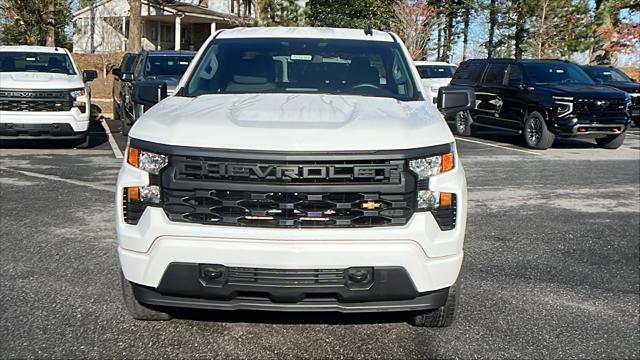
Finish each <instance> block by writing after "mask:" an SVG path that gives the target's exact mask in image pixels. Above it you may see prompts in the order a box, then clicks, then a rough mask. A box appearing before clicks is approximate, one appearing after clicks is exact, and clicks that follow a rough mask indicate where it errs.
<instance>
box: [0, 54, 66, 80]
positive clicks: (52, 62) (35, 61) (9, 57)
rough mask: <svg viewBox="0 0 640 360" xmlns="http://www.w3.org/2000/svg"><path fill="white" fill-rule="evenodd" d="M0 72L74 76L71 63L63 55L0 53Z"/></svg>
mask: <svg viewBox="0 0 640 360" xmlns="http://www.w3.org/2000/svg"><path fill="white" fill-rule="evenodd" d="M0 71H1V72H40V73H55V74H67V75H75V74H76V71H75V69H74V68H73V63H72V62H71V59H70V58H69V56H68V55H67V54H65V53H61V54H58V53H37V52H4V51H3V52H0Z"/></svg>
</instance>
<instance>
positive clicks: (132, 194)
mask: <svg viewBox="0 0 640 360" xmlns="http://www.w3.org/2000/svg"><path fill="white" fill-rule="evenodd" d="M127 198H128V199H129V201H140V188H139V187H137V186H136V187H130V188H127Z"/></svg>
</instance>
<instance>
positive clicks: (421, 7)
mask: <svg viewBox="0 0 640 360" xmlns="http://www.w3.org/2000/svg"><path fill="white" fill-rule="evenodd" d="M393 10H394V15H395V20H394V26H393V30H394V31H395V32H397V33H398V35H399V36H400V37H401V38H402V40H403V41H404V43H405V45H406V46H407V50H409V54H411V57H412V58H413V59H414V60H419V59H422V57H423V56H424V55H425V53H426V50H427V44H428V43H429V38H430V37H431V31H432V30H433V27H434V25H435V23H436V21H437V18H436V16H435V15H436V14H437V13H438V8H437V7H435V6H433V5H429V4H427V3H424V2H420V1H412V0H400V1H398V2H397V3H396V4H395V5H394V7H393Z"/></svg>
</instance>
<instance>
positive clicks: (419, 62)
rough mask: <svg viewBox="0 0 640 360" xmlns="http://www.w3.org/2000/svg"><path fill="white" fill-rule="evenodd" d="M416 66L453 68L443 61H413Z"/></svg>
mask: <svg viewBox="0 0 640 360" xmlns="http://www.w3.org/2000/svg"><path fill="white" fill-rule="evenodd" d="M413 63H414V64H415V65H416V66H424V65H440V66H455V65H454V64H450V63H448V62H445V61H414V62H413Z"/></svg>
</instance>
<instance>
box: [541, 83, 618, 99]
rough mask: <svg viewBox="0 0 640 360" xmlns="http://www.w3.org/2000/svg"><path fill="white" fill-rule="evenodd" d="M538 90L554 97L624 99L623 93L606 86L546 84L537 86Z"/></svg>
mask: <svg viewBox="0 0 640 360" xmlns="http://www.w3.org/2000/svg"><path fill="white" fill-rule="evenodd" d="M534 87H535V88H536V89H538V90H546V91H548V92H550V93H551V94H552V95H557V96H569V97H579V98H586V99H592V98H594V99H595V98H598V99H617V98H624V97H625V94H624V92H623V91H620V90H618V89H615V88H612V87H610V86H604V85H578V84H545V85H535V86H534Z"/></svg>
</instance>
